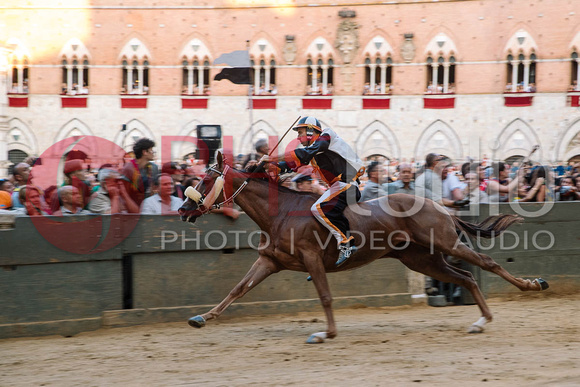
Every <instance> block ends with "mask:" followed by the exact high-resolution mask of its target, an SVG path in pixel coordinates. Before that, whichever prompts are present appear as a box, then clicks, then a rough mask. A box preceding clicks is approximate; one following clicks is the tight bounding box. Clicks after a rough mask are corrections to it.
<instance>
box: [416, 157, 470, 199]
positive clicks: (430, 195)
mask: <svg viewBox="0 0 580 387" xmlns="http://www.w3.org/2000/svg"><path fill="white" fill-rule="evenodd" d="M447 165H448V162H447V161H445V158H444V157H441V156H440V155H438V154H436V153H429V154H428V155H427V157H426V158H425V172H424V173H423V174H422V175H421V176H419V177H418V178H417V180H416V181H415V191H416V193H417V194H420V195H421V196H423V197H425V198H427V199H431V200H433V201H434V202H437V203H439V204H440V205H442V206H446V207H453V208H457V207H463V206H464V205H467V204H468V201H466V200H450V199H447V198H444V197H443V181H442V180H441V176H442V175H443V169H444V168H445V167H446V166H447Z"/></svg>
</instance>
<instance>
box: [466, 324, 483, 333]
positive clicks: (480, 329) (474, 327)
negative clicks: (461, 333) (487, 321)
mask: <svg viewBox="0 0 580 387" xmlns="http://www.w3.org/2000/svg"><path fill="white" fill-rule="evenodd" d="M483 331H484V328H483V327H480V326H479V325H475V324H473V325H472V326H470V327H469V329H468V330H467V333H483Z"/></svg>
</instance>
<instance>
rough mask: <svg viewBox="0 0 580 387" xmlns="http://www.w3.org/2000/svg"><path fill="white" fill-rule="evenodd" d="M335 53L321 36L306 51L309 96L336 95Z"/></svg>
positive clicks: (307, 92)
mask: <svg viewBox="0 0 580 387" xmlns="http://www.w3.org/2000/svg"><path fill="white" fill-rule="evenodd" d="M333 57H334V51H333V49H332V45H331V44H330V43H328V41H327V40H326V39H324V38H323V37H321V36H319V37H317V38H316V39H314V40H313V41H312V42H311V43H310V45H309V46H308V48H307V49H306V65H307V68H306V84H307V91H306V94H307V95H332V94H334V86H333V84H334V59H333Z"/></svg>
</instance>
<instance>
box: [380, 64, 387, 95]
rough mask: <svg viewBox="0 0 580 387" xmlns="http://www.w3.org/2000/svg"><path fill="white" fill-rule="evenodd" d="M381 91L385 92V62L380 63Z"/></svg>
mask: <svg viewBox="0 0 580 387" xmlns="http://www.w3.org/2000/svg"><path fill="white" fill-rule="evenodd" d="M379 66H380V68H381V93H383V94H387V64H386V63H381V64H380V65H379Z"/></svg>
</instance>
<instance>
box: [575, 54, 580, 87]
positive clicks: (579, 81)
mask: <svg viewBox="0 0 580 387" xmlns="http://www.w3.org/2000/svg"><path fill="white" fill-rule="evenodd" d="M575 90H576V91H580V58H577V59H576V89H575Z"/></svg>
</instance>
